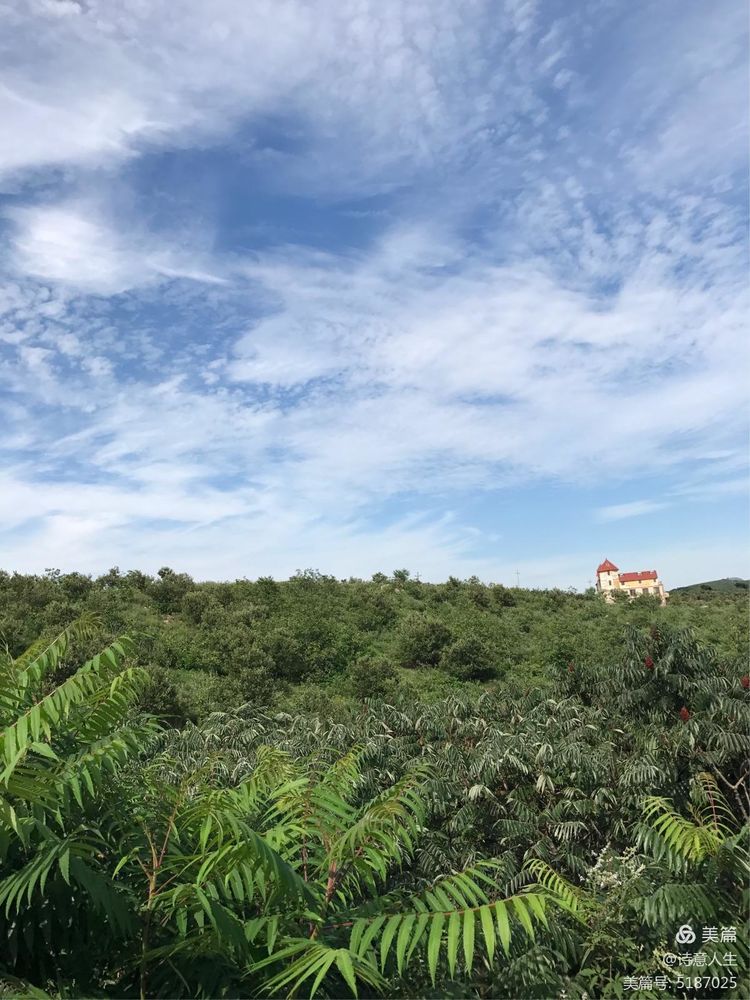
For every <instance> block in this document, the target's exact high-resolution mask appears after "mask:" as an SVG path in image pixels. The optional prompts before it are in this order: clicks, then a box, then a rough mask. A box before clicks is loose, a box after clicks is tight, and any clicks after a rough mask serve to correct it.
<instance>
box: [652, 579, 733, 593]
mask: <svg viewBox="0 0 750 1000" xmlns="http://www.w3.org/2000/svg"><path fill="white" fill-rule="evenodd" d="M748 587H750V581H748V580H743V579H742V578H741V577H739V576H727V577H724V579H723V580H708V581H707V582H706V583H691V584H690V586H689V587H673V588H672V590H671V593H672V594H692V593H698V592H705V591H707V590H715V591H718V592H719V593H722V594H729V593H732V594H734V593H737V591H742V590H748Z"/></svg>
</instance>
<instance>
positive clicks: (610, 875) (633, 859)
mask: <svg viewBox="0 0 750 1000" xmlns="http://www.w3.org/2000/svg"><path fill="white" fill-rule="evenodd" d="M645 867H646V866H645V865H644V864H641V863H640V862H639V860H638V857H637V855H636V849H635V848H634V847H628V848H626V849H625V850H624V851H623V852H622V854H617V852H616V851H613V850H612V848H611V847H610V845H609V844H607V845H606V846H605V847H604V848H603V850H602V851H600V853H599V855H598V857H597V859H596V864H595V865H594V866H593V868H591V869H590V871H589V872H588V875H587V881H588V882H589V883H590V884H591V885H592V886H593V887H594V888H596V889H603V890H605V891H607V890H609V889H617V888H619V887H620V886H621V885H624V884H625V883H626V882H628V881H630V880H631V879H633V878H636V877H637V876H638V875H640V873H641V872H642V871H643V870H644V868H645Z"/></svg>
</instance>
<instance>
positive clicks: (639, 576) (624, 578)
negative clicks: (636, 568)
mask: <svg viewBox="0 0 750 1000" xmlns="http://www.w3.org/2000/svg"><path fill="white" fill-rule="evenodd" d="M655 579H656V570H655V569H644V570H643V572H642V573H620V583H635V581H636V580H655Z"/></svg>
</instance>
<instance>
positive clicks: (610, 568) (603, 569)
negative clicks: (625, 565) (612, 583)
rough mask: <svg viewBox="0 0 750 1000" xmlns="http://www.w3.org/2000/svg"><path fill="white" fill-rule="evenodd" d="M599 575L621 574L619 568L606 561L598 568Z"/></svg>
mask: <svg viewBox="0 0 750 1000" xmlns="http://www.w3.org/2000/svg"><path fill="white" fill-rule="evenodd" d="M596 572H597V573H619V570H618V568H617V566H615V564H614V563H613V562H610V561H609V559H605V560H604V562H603V563H600V564H599V566H597V568H596Z"/></svg>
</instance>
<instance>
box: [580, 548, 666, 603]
mask: <svg viewBox="0 0 750 1000" xmlns="http://www.w3.org/2000/svg"><path fill="white" fill-rule="evenodd" d="M596 589H597V592H598V593H600V594H603V595H604V600H605V601H607V603H608V604H611V603H612V601H614V599H615V594H618V593H619V594H627V595H628V597H629V598H630V600H631V601H632V599H633V598H634V597H640V596H641V595H642V594H649V595H650V596H651V597H658V598H659V600H660V601H661V603H662V604H666V603H667V598H668V597H669V594H668V593H667V592H666V590H665V589H664V584H663V583H662V582H661V580H660V579H659V577H658V575H657V572H656V570H655V569H644V570H641V572H640V573H621V572H620V571H619V569H618V568H617V566H615V564H614V563H613V562H610V561H609V559H605V560H604V562H603V563H601V564H600V565H599V566H598V567H597V570H596Z"/></svg>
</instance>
